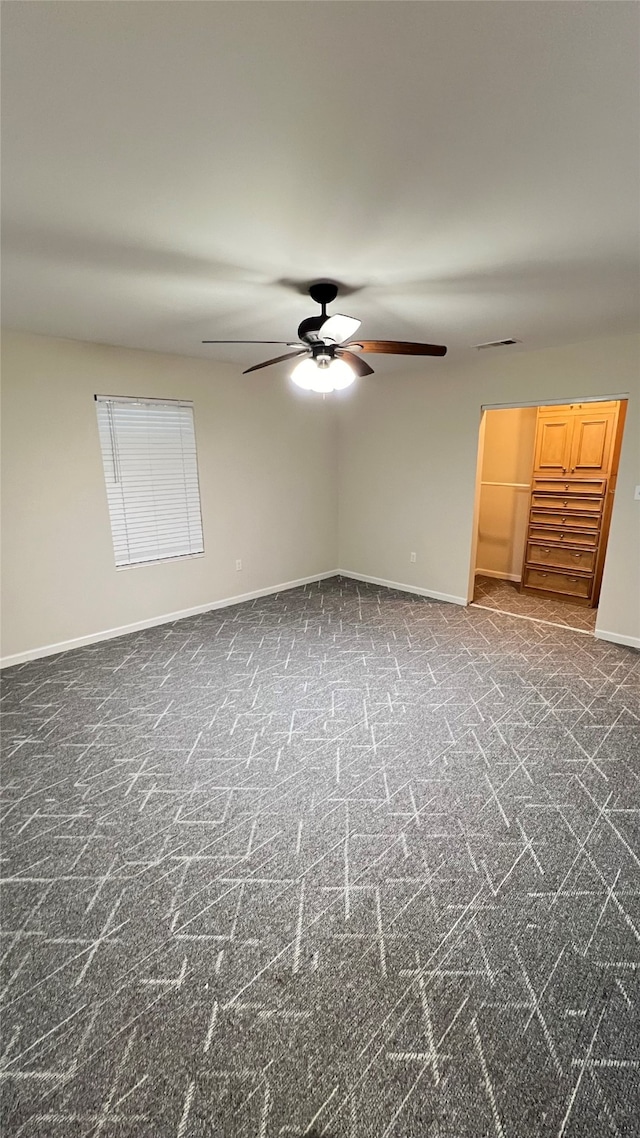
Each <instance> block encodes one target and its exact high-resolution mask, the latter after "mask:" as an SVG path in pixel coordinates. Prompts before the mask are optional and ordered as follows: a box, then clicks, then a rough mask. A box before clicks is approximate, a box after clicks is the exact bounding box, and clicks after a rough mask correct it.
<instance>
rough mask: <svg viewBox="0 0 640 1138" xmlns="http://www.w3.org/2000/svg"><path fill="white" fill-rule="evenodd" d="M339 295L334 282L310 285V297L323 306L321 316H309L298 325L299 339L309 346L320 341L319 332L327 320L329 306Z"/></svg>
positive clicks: (318, 282) (320, 282)
mask: <svg viewBox="0 0 640 1138" xmlns="http://www.w3.org/2000/svg"><path fill="white" fill-rule="evenodd" d="M337 295H338V286H337V284H334V282H333V281H316V282H315V283H314V284H312V285H309V296H310V297H311V299H312V300H315V302H316V304H319V305H321V306H322V313H321V314H320V316H308V317H307V319H306V320H303V321H302V323H301V324H299V325H298V337H299V339H301V340H303V341H304V342H305V343H307V344H312V343H314V342H316V343H317V341H318V332H319V330H320V328H322V325H323V324H324V322H325V320H326V319H327V311H326V309H327V305H328V304H331V301H332V300H335V299H336V297H337Z"/></svg>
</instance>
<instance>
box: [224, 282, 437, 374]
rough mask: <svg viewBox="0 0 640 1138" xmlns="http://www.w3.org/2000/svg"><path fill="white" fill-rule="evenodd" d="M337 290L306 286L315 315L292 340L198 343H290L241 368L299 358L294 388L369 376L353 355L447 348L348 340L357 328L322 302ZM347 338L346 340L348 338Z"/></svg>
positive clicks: (434, 352)
mask: <svg viewBox="0 0 640 1138" xmlns="http://www.w3.org/2000/svg"><path fill="white" fill-rule="evenodd" d="M337 295H338V286H337V285H336V284H333V283H332V282H329V281H319V282H317V283H316V284H312V285H310V286H309V296H310V297H311V299H312V300H315V302H316V304H319V305H320V307H321V309H322V311H321V313H320V315H319V316H308V317H307V319H306V320H303V321H302V323H301V324H300V325H299V326H298V339H297V340H293V341H291V340H203V341H202V343H203V344H282V345H285V346H287V347H289V348H295V349H296V350H295V351H293V352H285V354H284V355H282V356H275V357H274V358H273V359H271V360H265V361H264V363H261V364H254V365H253V367H248V368H246V370H245V371H244V372H243V373H242V374H243V375H247V374H248V373H249V372H251V371H259V370H260V368H263V367H270V366H271V364H279V363H282V361H283V360H293V359H296V358H298V357H300V356H303V357H304V359H302V360H301V361H300V363H299V364H297V365H296V367H295V368H294V369H293V372H292V374H291V378H292V380H293V381H294V383H297V384H298V386H299V387H303V388H306V389H307V390H311V391H322V392H327V391H337V390H340V389H341V388H343V387H348V386H349V384H351V383H353V381H354V380H355V379H356V377H357V376H362V375H373V368H372V367H369V364H368V363H367V362H366V360H363V359H362V358H361V356H360V355H359V354H358V353H359V352H363V353H364V354H365V355H366V354H368V353H370V352H371V353H376V352H377V353H381V354H382V353H384V354H385V355H396V356H444V355H446V351H447V349H446V348H445V347H442V345H440V344H412V343H407V342H405V341H403V340H351V339H350V337H351V336H354V335H355V333H356V332H357V330H358V328H359V327H360V321H359V320H354V318H353V317H352V316H343V315H341V314H339V313H336V315H335V316H327V305H328V304H331V301H332V300H335V299H336V297H337ZM347 341H348V342H347Z"/></svg>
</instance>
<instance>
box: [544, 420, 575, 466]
mask: <svg viewBox="0 0 640 1138" xmlns="http://www.w3.org/2000/svg"><path fill="white" fill-rule="evenodd" d="M572 428H573V417H572V416H571V415H550V416H548V417H547V416H545V417H543V418H542V417H541V418H540V421H539V423H538V433H537V438H536V455H535V465H534V470H535V471H536V472H540V473H541V474H551V473H553V474H564V473H565V472H566V470H567V469H568V467H569V458H570V454H571V433H572Z"/></svg>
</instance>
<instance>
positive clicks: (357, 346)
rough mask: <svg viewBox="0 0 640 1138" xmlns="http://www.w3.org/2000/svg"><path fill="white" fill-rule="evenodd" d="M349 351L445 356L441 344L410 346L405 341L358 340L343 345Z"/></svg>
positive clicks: (444, 350) (445, 350)
mask: <svg viewBox="0 0 640 1138" xmlns="http://www.w3.org/2000/svg"><path fill="white" fill-rule="evenodd" d="M345 347H346V348H349V349H350V350H351V351H356V352H357V351H360V352H378V353H381V354H384V355H388V356H446V354H447V349H446V348H445V347H443V345H442V344H411V343H408V342H407V341H405V340H358V341H357V342H354V343H351V344H345Z"/></svg>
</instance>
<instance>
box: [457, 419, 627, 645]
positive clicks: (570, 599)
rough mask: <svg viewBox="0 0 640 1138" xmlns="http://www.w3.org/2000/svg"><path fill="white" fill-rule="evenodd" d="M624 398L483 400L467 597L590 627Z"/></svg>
mask: <svg viewBox="0 0 640 1138" xmlns="http://www.w3.org/2000/svg"><path fill="white" fill-rule="evenodd" d="M626 407H627V401H626V399H624V398H618V399H611V398H610V399H599V400H592V399H588V400H583V401H582V402H576V403H563V404H560V403H557V404H534V405H530V406H512V407H499V408H484V409H483V412H482V420H481V424H480V439H479V449H478V473H477V485H476V512H475V519H476V520H475V533H474V542H473V554H472V565H471V575H472V580H471V582H470V603H471V604H472V605H474V606H476V607H480V608H486V609H492V610H494V611H497V612H502V613H506V614H508V615H511V616H517V617H521V618H524V619H526V620H535V621H542V622H544V623H547V624H555V625H559V626H561V627H564V628H571V629H573V630H575V631H577V632H583V633H586V634H587V635H593V633H594V631H595V625H596V616H597V608H598V599H599V596H600V585H601V581H602V572H603V568H604V563H605V557H606V550H607V540H608V537H609V526H610V522H611V512H612V508H613V500H614V495H615V488H616V479H617V474H618V463H619V459H620V448H621V444H622V433H623V430H624V420H625V414H626Z"/></svg>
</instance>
